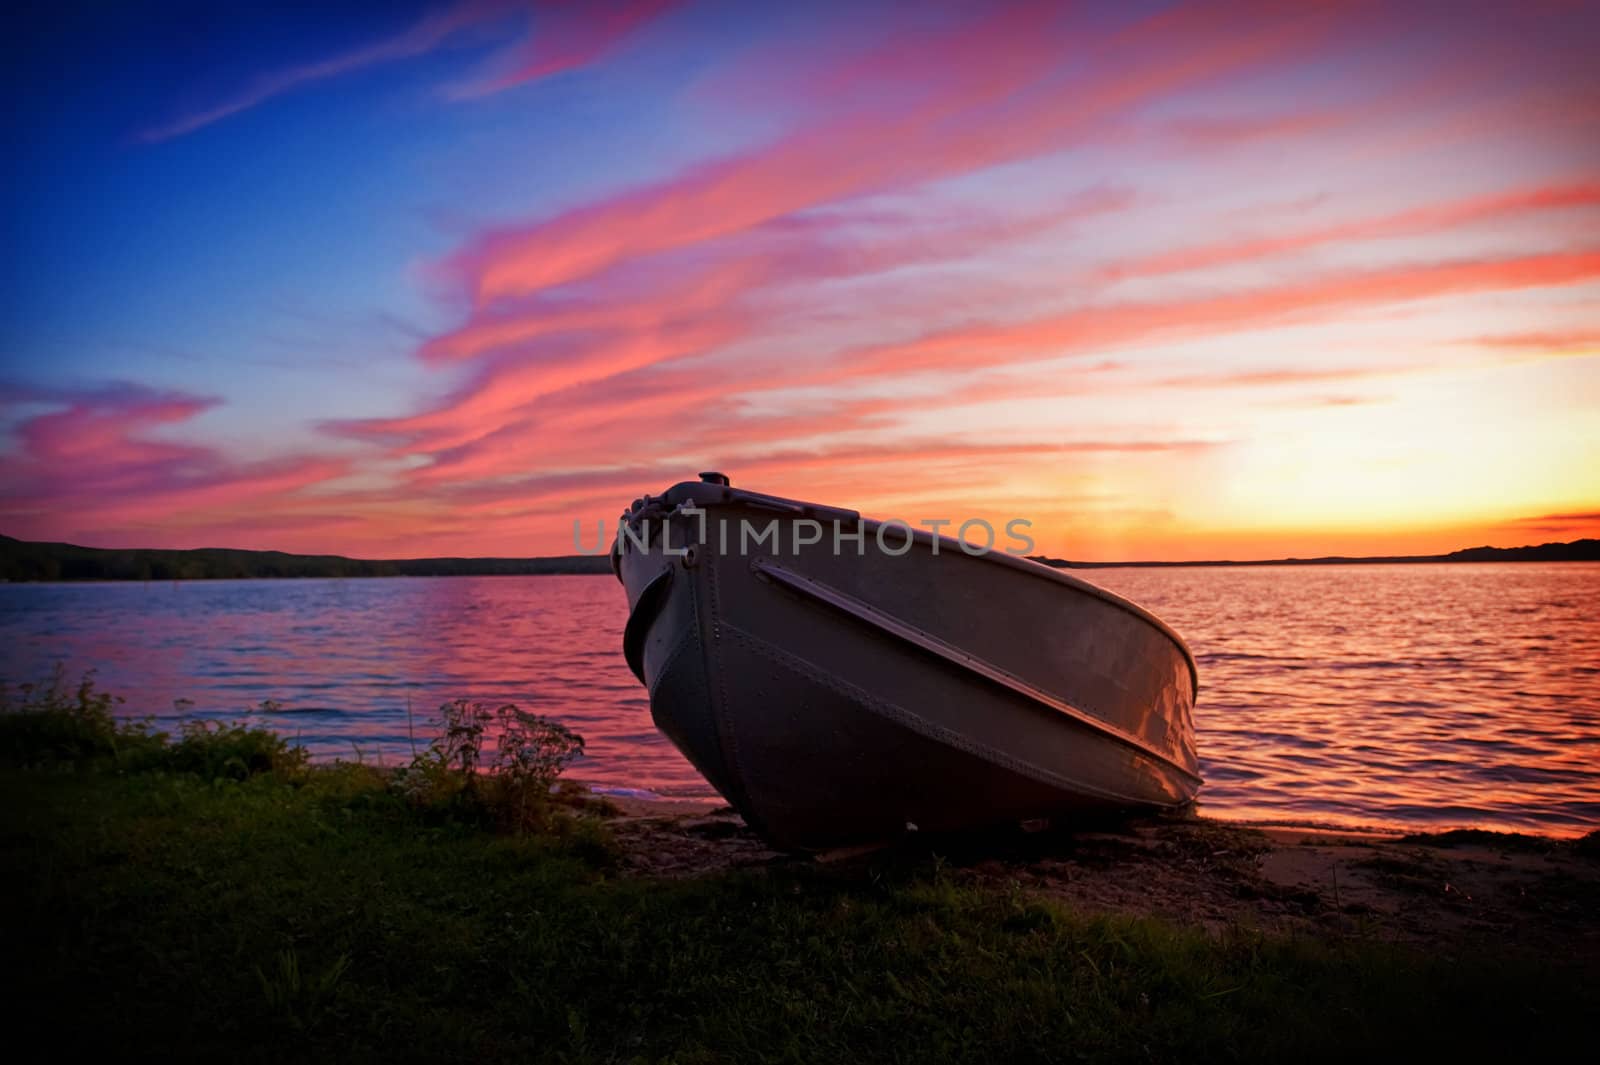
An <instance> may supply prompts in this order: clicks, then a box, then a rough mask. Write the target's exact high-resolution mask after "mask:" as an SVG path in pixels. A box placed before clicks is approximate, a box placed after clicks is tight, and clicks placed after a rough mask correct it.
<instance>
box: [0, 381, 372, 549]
mask: <svg viewBox="0 0 1600 1065" xmlns="http://www.w3.org/2000/svg"><path fill="white" fill-rule="evenodd" d="M10 398H11V399H12V400H13V402H25V403H32V404H47V405H50V406H53V407H56V408H58V409H53V410H50V411H48V412H45V413H40V414H34V415H32V416H30V417H28V418H26V419H25V420H24V421H22V423H21V424H20V425H19V426H18V427H17V429H16V430H15V436H16V438H17V441H18V443H19V445H20V447H19V449H18V452H17V453H16V454H14V455H13V456H11V457H10V458H9V459H8V461H7V463H6V465H5V468H4V474H3V475H0V521H3V522H4V523H5V524H6V526H7V529H8V531H9V532H11V533H12V534H13V535H19V536H22V537H24V538H27V537H30V536H39V535H47V534H48V533H49V532H50V531H51V530H53V529H55V528H57V525H58V521H59V517H58V516H59V515H60V514H62V513H70V514H71V515H72V516H73V520H74V522H75V523H76V525H77V527H78V528H79V529H80V530H83V531H84V532H86V533H88V534H89V536H88V538H90V539H99V538H100V536H101V534H103V533H112V532H113V531H114V530H121V531H124V532H129V533H131V532H132V531H133V530H138V529H143V528H159V527H162V526H181V525H185V524H187V523H189V522H192V521H199V522H202V523H211V522H215V521H217V520H222V519H225V518H227V517H228V515H229V514H230V513H234V512H237V511H239V510H241V509H243V510H245V511H253V510H255V509H256V508H258V507H261V506H265V505H268V504H270V503H271V502H272V501H273V500H274V499H276V498H279V497H282V496H285V495H288V494H292V493H294V492H296V491H298V490H300V489H302V488H306V487H308V486H310V485H314V484H317V483H319V482H322V481H325V480H328V479H329V478H332V477H336V476H338V475H339V474H341V473H343V472H345V471H346V468H347V467H346V464H345V463H343V462H340V461H336V460H331V459H325V458H286V459H280V460H271V461H265V462H247V463H236V462H231V461H229V460H227V459H226V458H224V457H223V456H222V455H220V454H218V453H217V452H215V451H212V450H210V449H208V448H204V447H200V446H197V445H193V444H178V443H171V442H168V441H164V440H159V439H154V438H152V437H150V436H149V435H148V434H149V433H150V432H151V431H153V430H156V429H159V428H163V427H170V426H180V425H182V424H183V423H185V422H187V421H189V420H190V419H192V418H194V417H196V416H197V415H199V414H201V413H203V412H204V411H206V410H208V409H210V408H211V407H213V406H215V404H216V401H215V400H212V399H206V398H203V397H197V396H188V395H184V394H181V393H170V392H157V391H154V390H150V389H146V388H142V387H139V386H136V385H126V386H116V387H111V388H106V389H97V390H86V391H82V392H78V393H74V392H72V391H70V390H49V391H41V390H32V389H21V390H17V391H15V392H13V393H11V397H10ZM80 535H81V534H80Z"/></svg>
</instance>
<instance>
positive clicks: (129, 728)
mask: <svg viewBox="0 0 1600 1065" xmlns="http://www.w3.org/2000/svg"><path fill="white" fill-rule="evenodd" d="M124 703H125V700H124V699H123V698H122V697H121V696H112V695H109V694H107V693H105V692H101V691H96V690H95V686H94V672H93V671H92V670H91V671H90V672H88V673H86V674H85V675H84V677H83V680H81V681H80V682H79V683H78V684H77V686H76V687H69V686H68V684H67V683H66V678H65V671H64V670H63V668H62V667H61V666H60V665H59V664H58V665H57V666H56V669H55V672H54V674H52V676H51V679H50V680H49V681H48V682H46V683H44V684H38V685H35V684H24V685H20V686H19V687H18V688H17V689H16V693H15V694H13V693H12V691H11V690H9V689H7V688H5V687H3V686H0V757H4V759H5V760H6V761H7V762H9V763H11V764H14V765H40V764H51V763H56V764H60V763H67V764H75V765H93V764H97V763H109V764H111V765H114V766H115V767H116V768H118V769H122V770H127V771H132V772H137V771H141V770H166V771H170V772H179V773H194V774H196V775H198V776H202V777H205V778H207V779H213V780H214V779H217V778H219V777H227V778H231V779H234V780H243V779H245V778H246V777H250V776H254V775H255V774H257V773H280V774H294V773H298V772H299V771H301V770H302V769H304V768H305V765H306V751H305V749H304V748H303V747H298V746H295V745H293V744H291V743H290V742H289V741H287V740H285V739H284V738H283V737H281V736H279V735H278V734H277V733H275V732H273V731H271V730H270V729H266V728H260V727H255V726H249V725H242V724H238V723H222V722H216V721H185V722H183V723H182V724H181V725H180V726H179V733H178V740H177V742H176V743H174V742H171V737H170V736H168V734H167V733H165V732H157V731H156V730H155V729H154V728H153V727H152V723H151V720H150V719H149V718H140V719H133V720H129V719H122V718H118V717H117V716H116V714H115V713H114V712H113V710H114V708H115V707H118V706H121V705H123V704H124ZM178 705H179V708H180V709H182V708H184V707H185V706H187V705H188V704H187V703H184V702H182V701H180V702H179V704H178Z"/></svg>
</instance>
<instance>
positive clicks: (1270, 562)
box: [0, 536, 1600, 582]
mask: <svg viewBox="0 0 1600 1065" xmlns="http://www.w3.org/2000/svg"><path fill="white" fill-rule="evenodd" d="M1029 557H1031V558H1032V559H1033V560H1034V561H1035V562H1042V563H1044V564H1045V565H1047V566H1053V567H1055V568H1057V569H1117V568H1181V567H1189V566H1201V567H1216V566H1326V565H1366V564H1394V563H1440V562H1596V561H1600V540H1596V539H1588V540H1573V541H1570V542H1567V543H1546V544H1538V545H1528V546H1525V547H1470V548H1464V549H1462V550H1460V551H1452V552H1450V553H1449V554H1443V555H1375V556H1356V557H1346V556H1342V555H1328V556H1323V557H1319V558H1278V559H1259V560H1242V561H1241V560H1231V559H1216V560H1207V561H1190V562H1150V561H1145V562H1140V561H1135V562H1078V561H1072V560H1069V559H1062V558H1051V557H1049V556H1046V555H1033V556H1029ZM610 572H611V563H610V559H609V558H608V557H607V556H605V555H553V556H547V557H538V558H401V559H361V558H346V557H344V556H343V555H295V554H288V553H286V552H283V551H245V550H237V549H234V548H195V549H190V550H163V549H155V548H123V549H118V548H98V547H80V546H78V545H76V544H65V543H46V542H34V541H28V540H17V539H14V538H12V537H9V536H0V581H6V582H37V581H51V582H54V581H135V580H143V581H180V580H238V579H255V578H262V579H272V578H296V577H482V576H528V575H538V574H569V575H570V574H596V573H610Z"/></svg>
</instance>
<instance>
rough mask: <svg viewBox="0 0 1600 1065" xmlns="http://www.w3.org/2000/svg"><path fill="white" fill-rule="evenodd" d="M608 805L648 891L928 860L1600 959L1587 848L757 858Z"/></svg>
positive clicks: (1285, 835)
mask: <svg viewBox="0 0 1600 1065" xmlns="http://www.w3.org/2000/svg"><path fill="white" fill-rule="evenodd" d="M612 801H613V802H614V803H615V804H616V806H617V808H618V810H619V811H620V812H619V815H618V816H617V817H615V818H614V819H613V822H612V823H613V828H614V831H615V832H616V835H617V837H618V840H619V841H620V843H621V845H622V849H623V854H624V859H623V860H624V864H625V866H626V868H627V869H628V871H629V872H632V873H635V874H638V875H644V876H660V877H692V876H698V875H702V874H706V873H711V872H715V871H720V870H727V869H737V868H752V867H760V866H765V865H771V864H776V863H786V862H820V863H821V864H823V865H826V866H828V867H829V868H831V869H835V870H837V872H838V875H841V876H852V875H861V874H862V873H863V872H864V871H865V870H866V869H867V868H868V867H870V866H871V865H873V864H874V863H883V862H897V861H911V862H914V861H928V860H932V859H931V856H932V855H938V856H939V857H938V860H939V861H941V862H942V863H943V865H944V868H945V869H946V870H947V871H948V873H949V875H951V876H953V877H955V878H957V879H958V880H962V881H965V882H969V883H972V884H975V885H988V886H1002V887H1003V886H1008V885H1010V884H1012V883H1015V884H1016V885H1018V886H1020V887H1022V888H1024V889H1026V890H1028V891H1032V892H1038V893H1042V894H1044V895H1047V896H1051V897H1054V898H1057V899H1059V900H1061V901H1062V902H1065V903H1067V904H1069V905H1071V906H1073V907H1075V908H1078V909H1082V910H1086V911H1091V912H1105V913H1125V914H1136V915H1148V916H1159V917H1165V918H1169V919H1173V920H1177V921H1179V922H1182V923H1184V924H1188V925H1198V926H1201V927H1204V928H1206V929H1208V930H1210V931H1213V932H1216V933H1218V934H1221V933H1222V932H1223V931H1224V930H1226V929H1228V928H1230V927H1235V926H1239V925H1243V926H1247V927H1257V928H1261V929H1262V930H1270V931H1275V932H1285V933H1291V934H1308V935H1316V936H1319V937H1335V938H1337V937H1345V936H1359V937H1362V938H1366V939H1379V940H1387V941H1396V942H1407V943H1414V944H1427V945H1430V946H1438V947H1443V948H1447V949H1448V948H1449V947H1451V946H1453V945H1454V946H1460V947H1469V946H1480V945H1482V946H1493V947H1495V948H1496V949H1507V948H1509V949H1513V950H1519V951H1521V950H1526V951H1529V952H1534V953H1539V952H1549V951H1557V952H1561V953H1562V954H1563V955H1568V956H1570V955H1572V954H1575V953H1587V955H1588V956H1591V957H1600V846H1597V845H1596V841H1597V837H1595V836H1590V837H1588V838H1587V839H1586V840H1585V841H1570V840H1552V839H1546V838H1544V837H1538V836H1523V835H1510V834H1502V833H1492V832H1477V831H1466V832H1448V833H1443V834H1439V835H1431V836H1425V835H1415V836H1400V835H1381V834H1375V833H1361V832H1342V831H1328V830H1318V829H1301V828H1282V827H1265V828H1258V827H1252V826H1249V825H1243V824H1236V823H1231V822H1224V821H1215V820H1209V819H1205V818H1186V819H1185V818H1173V819H1143V820H1131V821H1126V822H1122V823H1118V824H1114V825H1103V826H1097V827H1096V829H1095V830H1093V831H1075V832H1069V831H1058V830H1054V829H1049V828H1044V829H1041V830H1038V831H1032V832H1029V831H1023V830H1021V829H1018V830H1016V831H1013V832H1009V833H1007V832H995V833H989V834H987V835H985V836H983V837H981V838H980V837H971V836H969V837H933V836H927V835H920V836H919V835H913V836H908V837H906V838H905V839H904V840H902V841H900V842H898V843H897V844H895V845H893V846H890V847H886V848H878V849H874V850H870V851H860V852H855V853H845V852H841V853H837V854H831V855H822V856H817V857H803V856H794V855H786V854H782V853H779V852H776V851H773V850H771V849H769V848H768V847H766V846H765V845H764V844H763V843H762V842H761V840H760V839H759V838H758V837H757V836H756V835H755V833H754V832H752V831H751V830H750V829H749V828H748V827H747V826H746V825H745V824H744V822H743V821H742V820H741V819H740V818H739V817H738V815H737V814H735V813H734V812H733V811H732V810H731V809H730V808H729V807H727V806H724V805H721V804H719V803H714V802H704V801H687V800H683V801H655V800H646V799H638V798H627V799H613V800H612Z"/></svg>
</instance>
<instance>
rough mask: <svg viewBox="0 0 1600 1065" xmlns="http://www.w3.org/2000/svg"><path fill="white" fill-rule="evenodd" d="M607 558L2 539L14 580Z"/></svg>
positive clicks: (558, 569) (302, 573)
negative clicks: (377, 555)
mask: <svg viewBox="0 0 1600 1065" xmlns="http://www.w3.org/2000/svg"><path fill="white" fill-rule="evenodd" d="M610 572H611V563H610V560H609V559H608V558H607V557H606V556H604V555H566V556H558V557H552V558H401V559H363V558H346V557H344V556H343V555H292V554H288V553H286V552H283V551H244V550H238V549H234V548H223V547H204V548H196V549H192V550H181V551H180V550H162V549H156V548H127V549H114V548H98V547H79V546H77V545H76V544H60V543H36V542H31V541H27V540H17V539H14V538H12V537H9V536H0V579H4V580H7V581H205V580H229V579H239V578H256V577H261V578H275V577H289V578H292V577H466V576H502V575H504V576H514V575H524V574H548V573H610Z"/></svg>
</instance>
